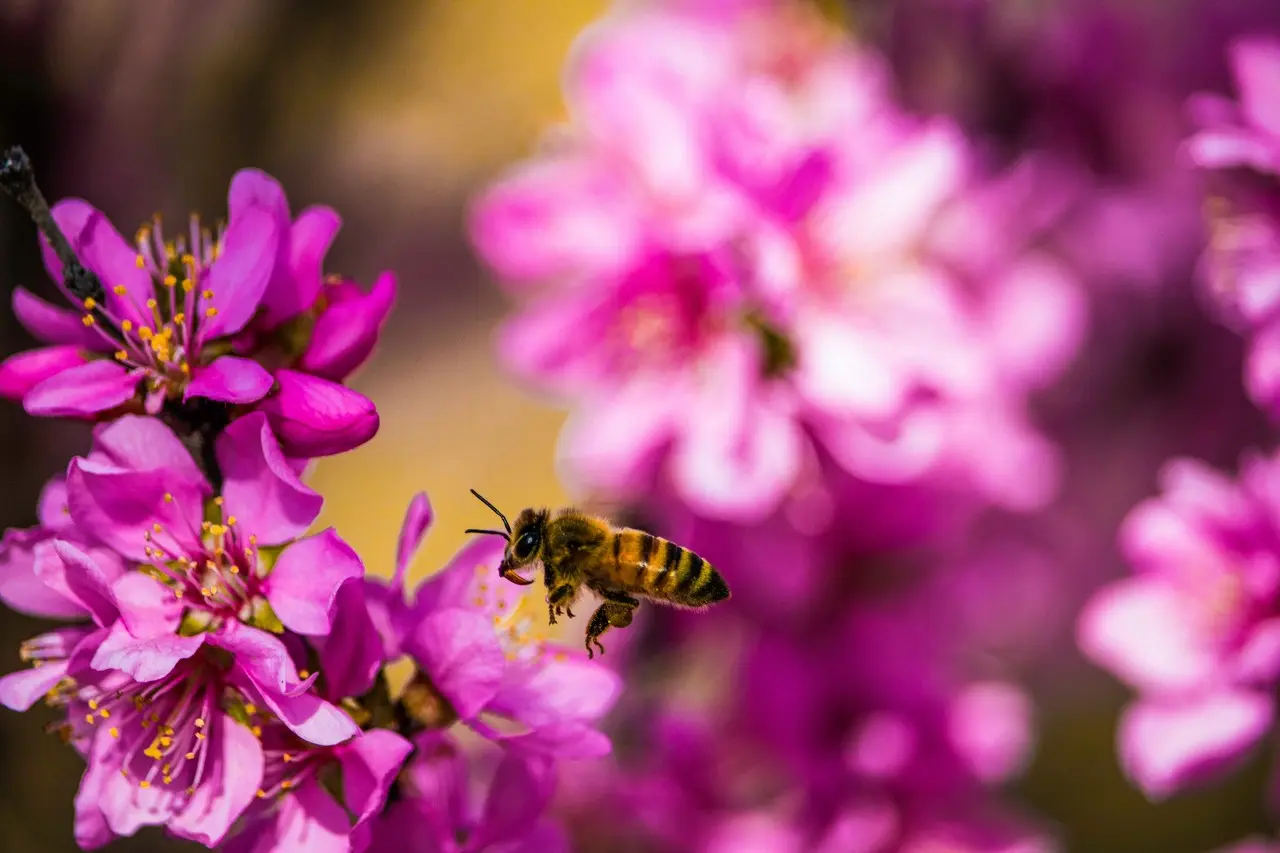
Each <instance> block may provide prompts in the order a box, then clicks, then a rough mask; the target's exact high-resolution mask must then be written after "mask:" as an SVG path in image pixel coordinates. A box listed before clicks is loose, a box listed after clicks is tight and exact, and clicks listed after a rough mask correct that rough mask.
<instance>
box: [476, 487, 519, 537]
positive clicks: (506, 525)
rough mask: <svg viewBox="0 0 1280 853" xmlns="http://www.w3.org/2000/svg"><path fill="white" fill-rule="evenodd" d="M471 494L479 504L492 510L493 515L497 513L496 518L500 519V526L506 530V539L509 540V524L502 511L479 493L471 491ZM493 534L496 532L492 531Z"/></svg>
mask: <svg viewBox="0 0 1280 853" xmlns="http://www.w3.org/2000/svg"><path fill="white" fill-rule="evenodd" d="M471 494H473V495H475V496H476V497H477V498H479V499H480V502H481V503H483V504H484V505H485V506H487V507H488V508H489V509H491V510H493V511H494V512H495V513H497V515H498V518H500V519H502V526H503V527H505V528H506V529H507V538H508V539H509V538H511V522H509V521H507V517H506V516H505V515H503V514H502V510H500V509H498V508H497V507H496V506H494V505H493V504H491V503H490V502H489V501H488V499H487V498H485V496H484V495H482V494H480V493H479V492H477V491H476V490H475V489H472V490H471ZM494 532H497V531H494Z"/></svg>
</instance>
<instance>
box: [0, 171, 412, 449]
mask: <svg viewBox="0 0 1280 853" xmlns="http://www.w3.org/2000/svg"><path fill="white" fill-rule="evenodd" d="M227 206H228V210H229V218H230V221H229V224H228V225H227V227H226V230H225V232H223V231H221V230H220V231H219V232H218V233H217V234H216V235H215V234H212V233H210V232H209V231H208V230H207V229H205V230H202V229H201V227H200V223H199V221H198V220H197V219H194V218H193V220H192V223H191V229H190V234H189V235H181V234H180V235H178V237H177V238H176V240H174V241H172V242H168V243H166V241H165V236H164V234H163V231H162V230H161V225H160V222H159V220H158V219H157V220H156V221H155V223H154V224H153V225H152V226H145V227H144V228H143V229H141V230H140V231H139V233H138V237H137V245H136V247H133V248H131V247H130V246H129V245H128V243H126V242H125V240H124V238H123V237H121V236H120V234H119V232H117V231H116V230H115V228H114V227H113V226H112V225H111V223H110V222H108V221H107V219H106V217H105V216H104V215H103V214H102V213H101V212H100V211H98V210H97V209H95V208H94V207H92V206H91V205H89V204H88V203H87V202H85V201H82V200H79V199H70V200H65V201H62V202H59V203H58V204H56V205H54V207H53V215H54V219H55V220H56V221H57V222H58V224H59V226H60V227H61V228H62V230H63V231H64V232H65V233H66V234H67V237H68V240H69V241H70V243H71V246H72V248H73V249H74V251H75V252H76V254H77V256H78V257H79V258H80V260H81V261H82V262H83V263H84V265H85V266H86V267H88V268H89V269H90V270H92V271H93V272H95V273H96V274H97V275H98V277H99V278H100V279H101V280H102V281H103V282H104V286H105V288H106V292H105V294H104V296H103V299H102V303H101V304H99V302H98V301H97V300H94V299H92V298H90V299H85V300H80V299H78V298H75V297H74V296H73V295H72V294H71V293H70V291H69V290H68V289H67V288H66V286H65V284H64V283H63V281H62V263H61V261H60V260H59V259H58V258H57V257H56V255H55V254H54V251H53V248H52V247H51V245H50V244H49V242H48V240H47V239H45V238H44V237H42V238H41V249H42V251H43V254H44V259H45V265H46V268H47V269H48V271H49V275H50V277H51V278H52V279H53V280H54V282H55V283H56V284H57V285H58V287H59V289H60V290H62V292H63V294H64V295H65V296H67V297H68V298H69V299H71V300H72V302H73V303H75V304H76V307H77V310H76V311H70V310H67V309H63V308H58V307H56V306H54V305H50V304H48V303H46V302H44V301H43V300H41V299H40V298H39V297H37V296H35V295H34V294H32V293H30V292H29V291H27V290H25V289H23V288H17V289H15V291H14V298H13V308H14V313H15V314H17V316H18V319H19V320H20V321H21V322H22V323H23V325H24V326H26V327H27V329H28V331H30V332H31V334H33V335H34V336H36V337H37V338H39V339H41V340H43V341H45V342H47V343H49V344H51V346H49V347H46V348H44V349H38V350H32V351H29V352H25V353H19V354H17V355H15V356H13V357H11V358H10V359H9V360H7V361H6V362H4V364H2V365H0V393H4V394H5V395H7V396H10V397H13V398H17V399H21V400H22V401H23V404H24V406H25V407H26V409H27V411H28V412H30V413H31V414H36V415H47V416H58V417H94V416H98V415H100V414H102V413H105V412H109V411H111V410H115V409H118V408H119V407H122V406H125V405H126V404H131V403H133V402H134V401H135V399H137V398H138V397H139V395H140V397H141V401H142V405H143V406H144V408H145V411H146V412H147V413H148V414H152V415H155V414H158V413H159V412H160V411H161V409H162V408H164V407H165V406H166V405H167V404H172V405H181V404H185V403H187V402H188V401H190V400H192V399H193V398H205V399H208V400H213V401H216V402H218V403H224V404H231V405H257V406H260V407H262V408H263V409H265V410H266V411H267V412H268V414H269V416H270V417H271V419H272V421H273V423H279V424H280V433H281V440H282V442H283V443H284V444H285V447H286V450H287V451H288V452H289V453H290V455H293V456H318V455H328V454H332V453H339V452H342V451H344V450H349V449H351V448H352V447H355V446H357V445H359V444H362V443H363V442H365V441H367V440H368V439H369V438H371V437H372V436H373V434H374V433H375V432H376V431H377V427H378V421H377V413H376V411H375V410H374V408H373V404H372V402H370V401H369V400H367V399H365V398H364V397H363V396H361V395H359V394H357V393H355V392H354V391H350V390H348V389H345V388H342V387H341V386H340V385H337V384H336V381H339V380H341V379H342V378H345V376H346V375H347V374H348V373H350V372H351V370H353V369H354V368H355V367H357V366H358V365H359V364H360V362H362V361H363V360H364V359H365V358H366V357H367V356H368V355H369V353H370V351H371V350H372V348H373V344H374V342H375V341H376V338H377V335H378V332H379V330H380V329H381V326H382V324H383V322H384V321H385V320H386V316H387V312H388V311H389V310H390V305H391V301H392V300H393V299H394V295H395V281H394V277H392V276H390V274H384V276H383V278H381V279H379V281H378V283H377V284H376V285H375V287H374V289H373V291H371V292H370V293H369V294H368V295H365V294H363V293H362V292H361V291H360V290H359V288H358V287H356V286H355V285H354V284H353V283H351V282H345V281H343V282H340V283H334V284H332V285H328V286H325V287H322V283H321V282H322V280H321V267H322V264H323V260H324V255H325V252H326V251H327V250H328V246H329V243H330V242H331V241H332V239H333V236H334V234H335V233H336V231H337V228H338V225H339V221H338V218H337V214H336V213H334V212H333V211H332V210H329V209H328V208H310V209H308V210H306V211H303V213H302V214H301V215H300V216H299V217H298V219H297V220H296V221H294V222H292V224H291V223H290V215H289V207H288V203H287V201H286V200H285V196H284V191H283V189H282V188H281V187H280V185H279V183H277V182H276V181H275V180H274V179H273V178H271V177H270V176H268V175H266V174H265V173H263V172H261V171H258V170H256V169H244V170H241V171H240V172H238V173H236V175H235V177H234V178H233V179H232V182H231V188H230V190H229V193H228V197H227ZM246 327H248V328H249V330H250V331H248V332H246V331H245V329H246ZM267 333H271V334H267ZM317 335H318V337H317ZM280 350H283V351H284V354H285V356H286V357H285V359H284V360H283V363H282V362H281V358H280V352H279V351H280ZM291 350H292V351H291ZM232 352H235V353H238V354H235V355H233V354H231V353H232ZM246 356H247V357H246ZM290 365H293V366H294V367H296V368H298V370H301V371H306V372H301V373H300V372H298V370H288V369H285V368H287V367H288V366H290Z"/></svg>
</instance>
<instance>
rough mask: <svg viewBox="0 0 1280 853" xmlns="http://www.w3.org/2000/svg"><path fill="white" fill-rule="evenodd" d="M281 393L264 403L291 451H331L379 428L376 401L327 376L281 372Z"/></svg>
mask: <svg viewBox="0 0 1280 853" xmlns="http://www.w3.org/2000/svg"><path fill="white" fill-rule="evenodd" d="M276 383H277V386H278V387H277V389H276V392H275V393H274V394H272V395H270V396H269V397H267V398H266V399H265V400H263V401H262V403H261V404H260V405H259V408H260V409H261V410H262V411H264V412H266V413H267V418H268V419H269V420H270V421H271V428H272V429H273V430H274V431H275V433H276V435H277V436H279V438H280V445H281V447H283V448H284V452H285V453H286V454H287V455H289V456H332V455H333V454H335V453H344V452H346V451H348V450H352V449H354V448H356V447H359V446H360V445H362V444H364V443H365V442H366V441H368V440H369V439H371V438H373V436H374V434H376V433H377V431H378V411H377V409H376V408H375V407H374V405H373V401H372V400H370V399H369V398H367V397H365V396H364V395H362V394H359V393H357V392H355V391H352V390H351V389H350V388H345V387H343V386H341V385H338V384H336V383H334V382H330V381H328V380H326V379H320V378H319V377H315V376H308V375H307V374H305V373H297V372H295V371H292V370H279V371H276Z"/></svg>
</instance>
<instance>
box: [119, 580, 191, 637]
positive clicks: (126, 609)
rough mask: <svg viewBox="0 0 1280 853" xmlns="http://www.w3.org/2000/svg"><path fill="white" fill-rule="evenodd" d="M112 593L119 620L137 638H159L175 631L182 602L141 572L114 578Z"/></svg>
mask: <svg viewBox="0 0 1280 853" xmlns="http://www.w3.org/2000/svg"><path fill="white" fill-rule="evenodd" d="M111 593H112V595H113V596H114V598H115V601H116V604H117V606H118V607H119V608H120V620H121V621H122V622H124V625H125V627H126V628H128V629H129V633H130V634H132V635H133V636H135V637H137V638H139V639H148V638H150V637H162V636H164V635H166V634H172V633H174V632H175V631H177V630H178V625H179V624H180V623H181V621H182V611H183V605H182V601H181V600H180V599H179V598H177V597H175V596H174V594H173V590H172V589H170V588H169V587H167V586H165V585H164V584H162V583H160V581H158V580H156V579H155V578H153V577H151V576H150V575H144V574H143V573H142V572H130V573H128V574H126V575H122V576H120V577H119V578H117V579H116V581H115V582H114V583H113V584H112V585H111Z"/></svg>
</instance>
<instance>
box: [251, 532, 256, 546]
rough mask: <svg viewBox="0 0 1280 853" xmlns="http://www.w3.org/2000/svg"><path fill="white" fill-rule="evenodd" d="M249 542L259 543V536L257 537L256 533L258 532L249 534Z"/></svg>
mask: <svg viewBox="0 0 1280 853" xmlns="http://www.w3.org/2000/svg"><path fill="white" fill-rule="evenodd" d="M249 544H250V545H257V544H258V537H257V535H256V534H253V533H250V534H249Z"/></svg>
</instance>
